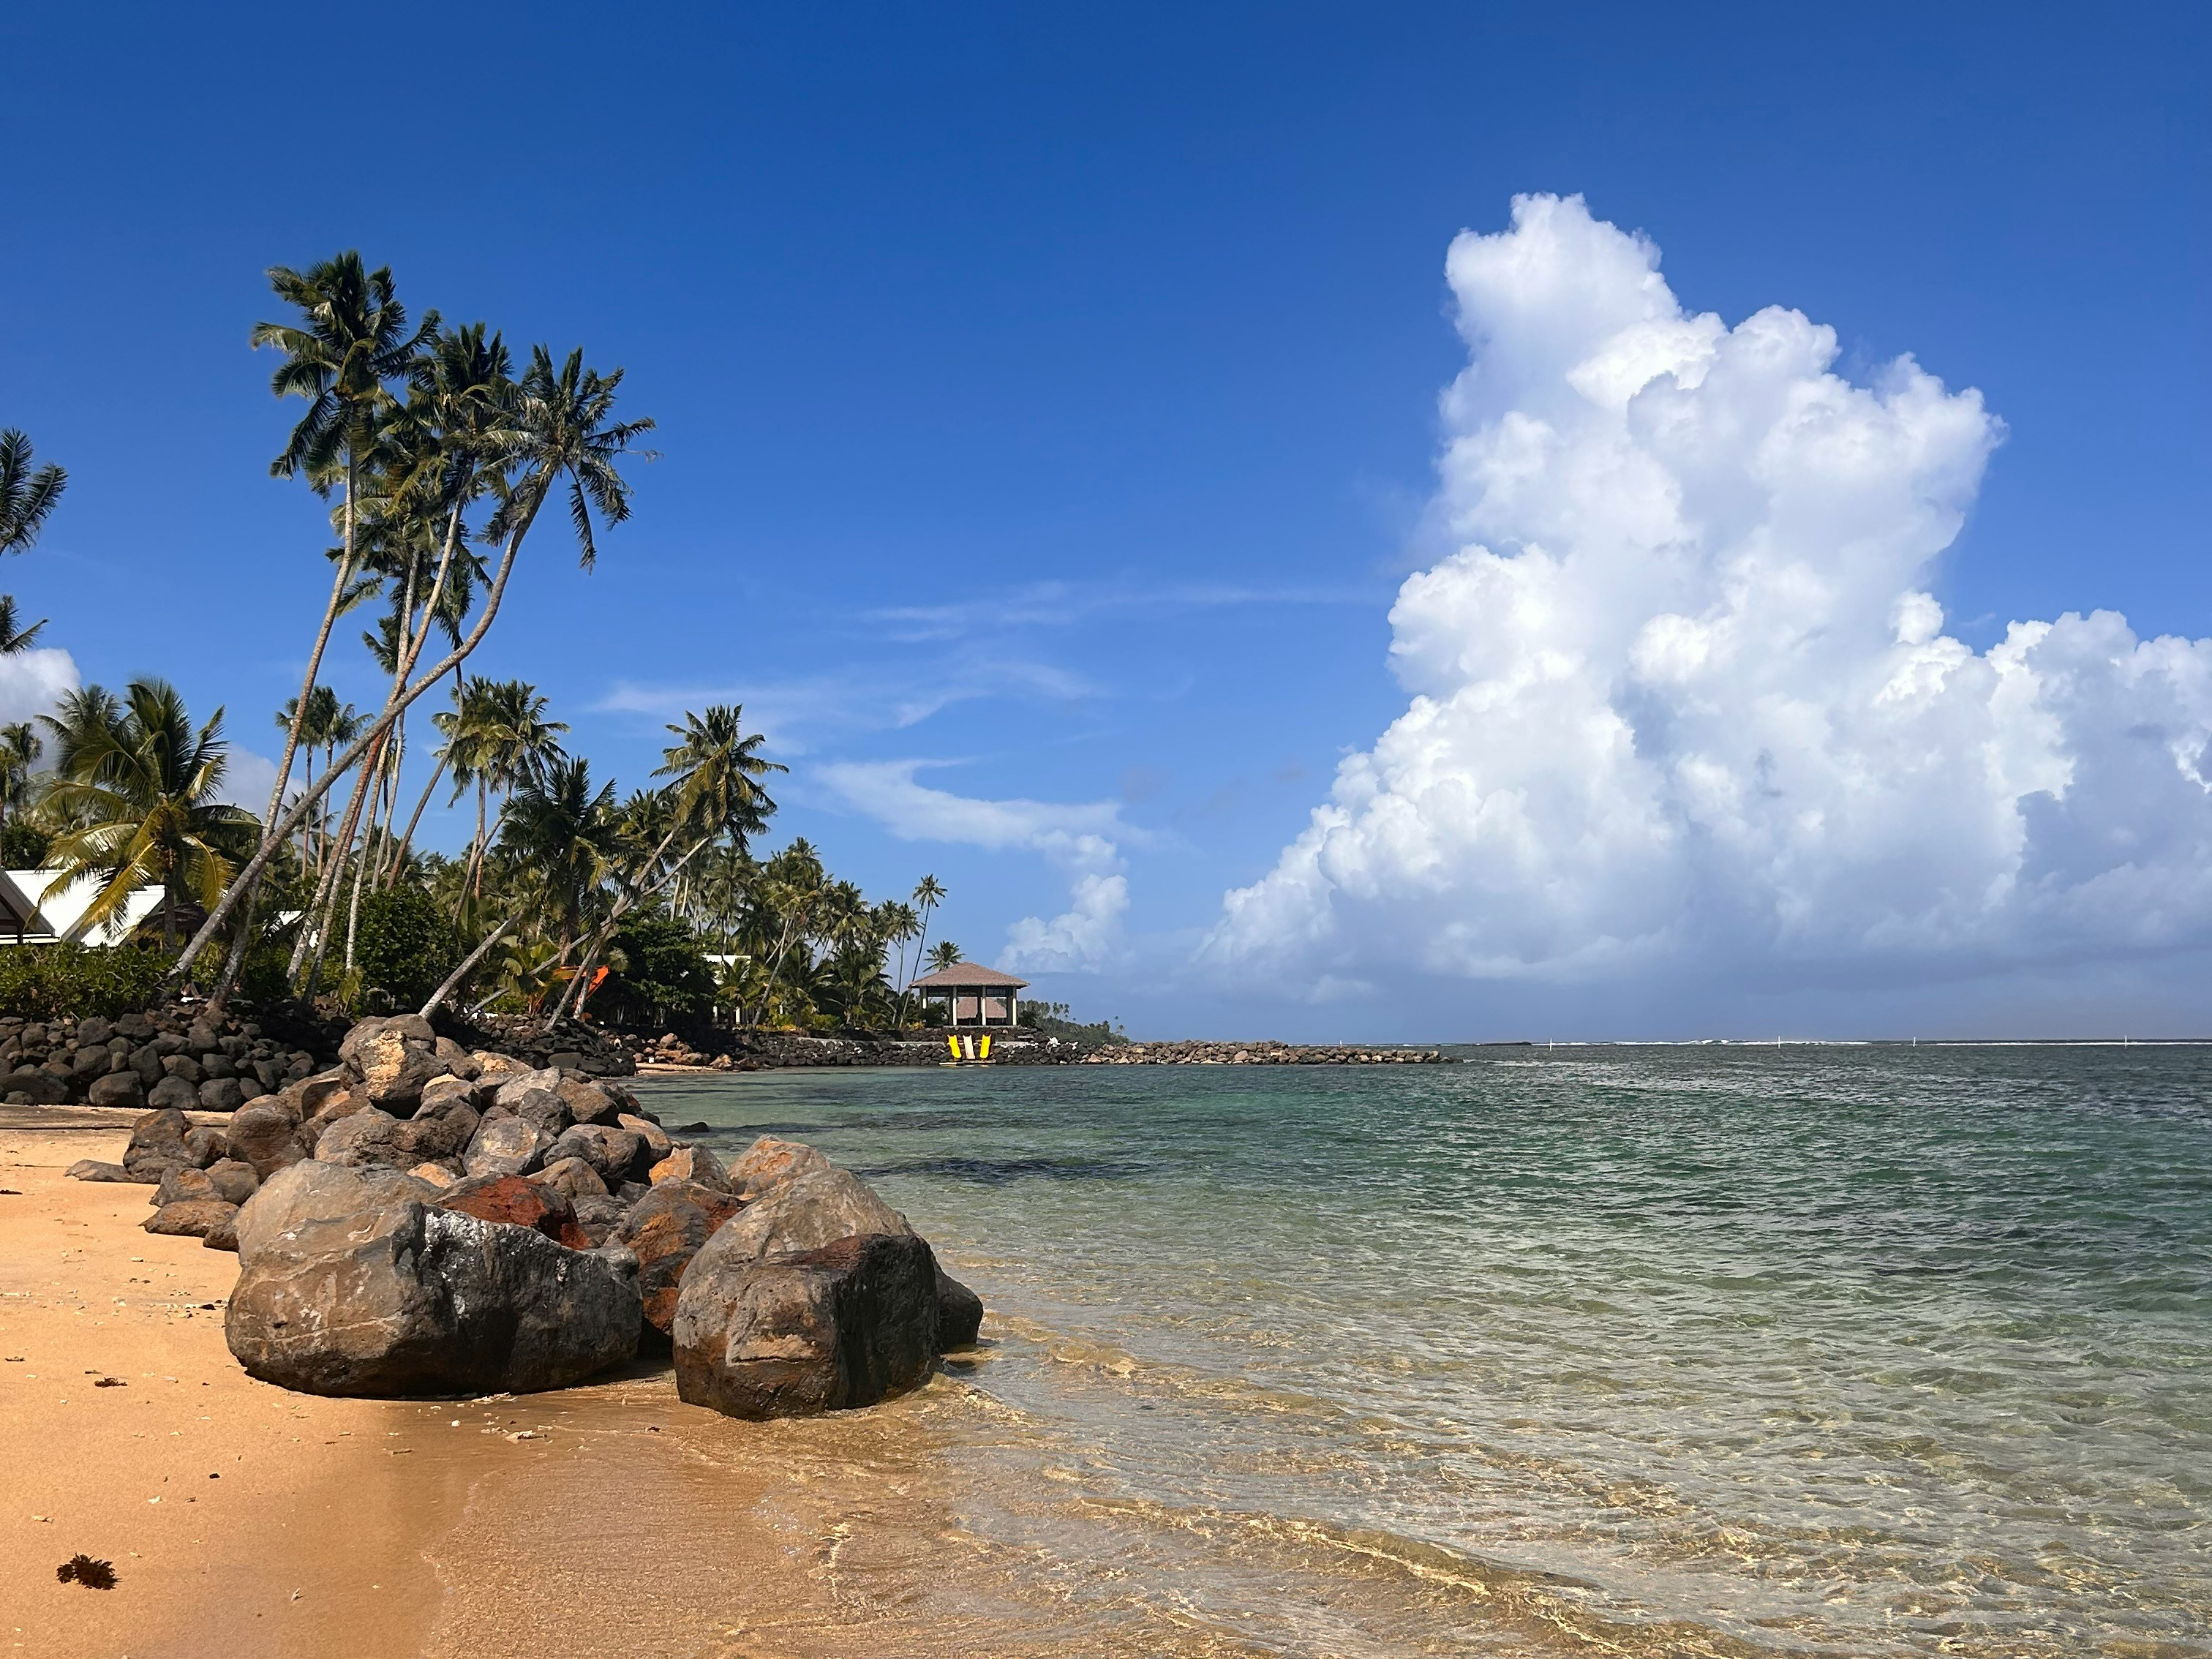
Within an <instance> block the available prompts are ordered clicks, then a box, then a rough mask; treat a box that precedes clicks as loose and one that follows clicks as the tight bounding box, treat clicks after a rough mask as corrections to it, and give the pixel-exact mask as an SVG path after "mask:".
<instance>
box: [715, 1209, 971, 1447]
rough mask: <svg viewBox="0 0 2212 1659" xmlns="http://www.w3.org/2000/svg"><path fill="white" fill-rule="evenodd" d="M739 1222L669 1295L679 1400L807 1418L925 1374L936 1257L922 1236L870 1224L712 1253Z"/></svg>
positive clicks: (740, 1412)
mask: <svg viewBox="0 0 2212 1659" xmlns="http://www.w3.org/2000/svg"><path fill="white" fill-rule="evenodd" d="M735 1225H737V1224H736V1223H735V1222H732V1223H731V1224H730V1225H729V1226H725V1227H724V1228H723V1229H722V1230H721V1231H720V1232H718V1233H716V1234H715V1235H714V1237H713V1238H711V1239H709V1240H708V1242H707V1245H706V1248H705V1249H702V1250H701V1251H700V1252H699V1254H698V1255H696V1256H694V1257H693V1258H692V1260H691V1264H690V1269H689V1270H688V1271H687V1272H686V1273H684V1282H683V1288H682V1289H681V1290H680V1291H678V1295H677V1304H676V1318H675V1329H674V1342H675V1357H676V1391H677V1394H678V1395H679V1396H680V1397H681V1398H682V1399H684V1400H685V1401H689V1402H690V1404H692V1405H695V1406H711V1407H714V1409H715V1410H716V1411H719V1412H721V1413H724V1414H725V1415H726V1416H730V1417H741V1418H747V1419H767V1418H775V1417H811V1416H815V1415H817V1414H818V1413H823V1412H831V1411H842V1410H845V1409H848V1408H849V1407H857V1406H871V1405H873V1404H875V1403H876V1402H877V1401H879V1400H883V1399H885V1398H887V1397H888V1396H890V1395H894V1394H897V1393H900V1392H902V1391H903V1390H904V1389H910V1388H913V1387H914V1386H915V1385H916V1384H917V1383H921V1381H923V1380H924V1379H925V1378H926V1377H927V1376H928V1375H929V1371H930V1367H931V1364H932V1363H933V1360H934V1358H935V1356H936V1353H937V1348H938V1335H937V1260H936V1258H935V1257H934V1256H933V1255H931V1254H930V1249H929V1246H928V1244H927V1243H925V1242H924V1241H923V1240H921V1238H919V1237H915V1235H914V1234H912V1233H871V1234H864V1235H860V1236H855V1237H845V1238H840V1239H837V1240H836V1241H835V1242H834V1243H829V1244H825V1245H823V1246H822V1247H821V1248H820V1249H813V1250H802V1251H798V1252H793V1253H789V1254H785V1255H775V1256H770V1257H769V1258H767V1259H765V1260H756V1261H745V1260H743V1259H742V1258H739V1257H737V1256H733V1255H723V1256H719V1257H717V1256H715V1246H716V1245H717V1244H719V1243H720V1241H721V1240H723V1239H724V1238H726V1237H728V1236H729V1233H730V1231H731V1228H732V1227H734V1226H735ZM710 1257H714V1259H712V1260H710Z"/></svg>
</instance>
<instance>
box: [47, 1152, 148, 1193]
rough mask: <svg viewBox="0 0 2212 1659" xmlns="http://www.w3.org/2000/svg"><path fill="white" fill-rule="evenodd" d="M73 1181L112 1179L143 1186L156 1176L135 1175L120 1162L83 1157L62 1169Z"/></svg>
mask: <svg viewBox="0 0 2212 1659" xmlns="http://www.w3.org/2000/svg"><path fill="white" fill-rule="evenodd" d="M62 1173H63V1174H64V1175H65V1176H68V1177H69V1178H70V1180H71V1181H112V1182H125V1183H128V1184H130V1185H131V1186H134V1187H143V1186H145V1185H146V1184H147V1183H148V1182H149V1181H150V1180H152V1179H155V1177H151V1176H139V1175H133V1174H131V1171H130V1170H126V1169H125V1168H124V1167H123V1166H122V1165H121V1164H103V1163H101V1162H100V1160H99V1159H98V1158H79V1159H77V1161H76V1163H74V1164H70V1166H69V1168H68V1169H66V1170H63V1171H62Z"/></svg>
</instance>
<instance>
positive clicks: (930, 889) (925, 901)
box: [898, 876, 959, 1025]
mask: <svg viewBox="0 0 2212 1659" xmlns="http://www.w3.org/2000/svg"><path fill="white" fill-rule="evenodd" d="M944 902H945V888H944V886H943V884H940V883H939V881H938V879H937V878H936V877H935V876H924V877H923V878H921V881H919V882H918V883H916V884H915V890H914V908H915V909H917V910H919V911H920V912H921V931H920V932H919V933H916V934H915V940H916V951H915V961H917V962H919V961H921V951H920V948H919V945H920V942H921V941H923V940H926V939H928V937H929V916H930V913H931V912H932V911H933V910H934V909H936V908H937V907H938V906H939V905H940V904H942V903H944ZM953 960H954V961H955V962H957V961H958V960H959V958H958V957H954V958H953ZM912 983H913V981H911V980H909V981H908V983H907V984H906V985H902V986H901V987H899V1011H898V1019H899V1024H901V1025H904V1024H906V995H907V992H908V989H910V988H911V987H912Z"/></svg>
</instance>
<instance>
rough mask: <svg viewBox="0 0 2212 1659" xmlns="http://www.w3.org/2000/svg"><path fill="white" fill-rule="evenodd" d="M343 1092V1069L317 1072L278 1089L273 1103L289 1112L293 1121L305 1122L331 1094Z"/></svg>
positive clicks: (319, 1109)
mask: <svg viewBox="0 0 2212 1659" xmlns="http://www.w3.org/2000/svg"><path fill="white" fill-rule="evenodd" d="M345 1092H346V1074H345V1073H344V1072H343V1070H339V1071H331V1072H317V1073H315V1074H314V1075H313V1076H312V1077H303V1078H301V1079H300V1080H299V1081H298V1082H296V1083H288V1084H286V1085H284V1086H283V1088H281V1089H279V1090H278V1091H276V1101H275V1104H276V1106H277V1107H278V1108H279V1109H282V1110H283V1111H285V1112H288V1113H289V1114H290V1115H291V1118H292V1121H293V1122H295V1123H305V1122H306V1121H307V1120H308V1119H309V1118H311V1117H313V1116H314V1115H315V1114H316V1113H318V1112H319V1111H321V1110H322V1109H323V1108H324V1106H325V1104H326V1103H328V1102H329V1101H330V1099H331V1097H332V1096H334V1095H340V1094H343V1093H345Z"/></svg>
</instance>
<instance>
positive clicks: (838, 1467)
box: [0, 1123, 1019, 1659]
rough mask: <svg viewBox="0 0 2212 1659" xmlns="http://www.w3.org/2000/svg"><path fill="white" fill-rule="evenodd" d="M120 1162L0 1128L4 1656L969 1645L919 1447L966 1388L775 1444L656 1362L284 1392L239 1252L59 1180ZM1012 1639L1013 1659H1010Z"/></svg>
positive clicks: (104, 1146)
mask: <svg viewBox="0 0 2212 1659" xmlns="http://www.w3.org/2000/svg"><path fill="white" fill-rule="evenodd" d="M125 1139H127V1133H124V1132H118V1130H116V1129H113V1128H110V1127H104V1126H103V1127H94V1126H86V1125H81V1124H76V1123H68V1124H52V1123H49V1124H46V1125H42V1126H40V1127H23V1126H21V1125H15V1124H11V1125H5V1126H0V1188H4V1189H6V1190H5V1192H4V1194H0V1411H4V1413H6V1416H7V1420H8V1422H9V1425H10V1428H11V1432H12V1436H13V1437H14V1442H15V1450H14V1455H13V1456H12V1457H11V1464H10V1467H11V1479H10V1481H9V1497H10V1498H11V1500H12V1501H11V1502H10V1503H9V1504H7V1505H6V1506H5V1509H4V1510H0V1554H4V1560H0V1634H4V1635H5V1636H6V1638H7V1639H8V1641H9V1643H10V1644H12V1645H13V1649H14V1650H20V1651H23V1652H27V1653H38V1654H41V1655H58V1656H79V1655H82V1656H85V1659H93V1656H102V1659H112V1656H114V1655H117V1654H118V1653H120V1654H129V1655H131V1656H134V1659H198V1656H201V1655H204V1654H206V1653H210V1652H216V1651H222V1652H226V1653H228V1654H232V1655H234V1656H259V1655H269V1656H280V1655H281V1656H283V1659H383V1656H387V1655H388V1656H391V1659H411V1656H418V1655H453V1656H456V1659H458V1656H479V1655H501V1654H508V1653H523V1652H538V1651H541V1650H553V1651H566V1652H596V1651H610V1650H614V1649H615V1648H617V1647H621V1648H623V1649H624V1650H627V1647H628V1646H629V1644H631V1643H633V1642H635V1641H636V1640H637V1639H638V1638H640V1637H641V1636H647V1637H651V1636H659V1637H661V1638H665V1639H667V1640H669V1641H671V1642H676V1643H680V1644H682V1650H684V1651H697V1652H704V1653H714V1654H721V1655H726V1656H730V1659H737V1656H755V1655H757V1656H762V1659H766V1656H770V1655H793V1656H797V1655H805V1654H820V1655H824V1656H827V1655H829V1654H833V1653H846V1654H878V1653H879V1654H882V1655H884V1656H885V1659H890V1656H896V1655H900V1654H929V1653H945V1654H948V1655H950V1654H954V1653H961V1652H965V1651H971V1650H974V1648H973V1642H974V1639H975V1637H974V1633H973V1632H967V1631H966V1630H965V1626H966V1624H967V1620H966V1619H965V1618H964V1616H963V1613H962V1612H961V1607H960V1602H959V1598H958V1597H957V1595H956V1594H955V1593H954V1592H953V1591H951V1589H945V1588H944V1587H943V1586H942V1585H939V1587H938V1588H934V1589H933V1588H932V1585H933V1583H936V1581H939V1580H941V1579H942V1578H943V1577H944V1575H945V1571H946V1570H947V1568H948V1567H949V1566H950V1565H951V1563H949V1562H948V1561H945V1560H939V1559H934V1558H935V1556H936V1555H937V1554H938V1553H939V1541H941V1540H943V1539H945V1537H947V1536H949V1535H950V1534H951V1533H952V1532H953V1531H954V1530H956V1529H957V1522H955V1520H954V1518H953V1516H951V1514H949V1513H947V1512H944V1511H942V1510H937V1511H935V1512H932V1505H931V1500H930V1498H929V1497H928V1493H929V1492H930V1491H931V1489H932V1488H933V1487H934V1486H939V1481H938V1479H937V1477H936V1475H935V1474H933V1469H932V1467H931V1466H932V1463H933V1459H935V1457H936V1456H937V1450H938V1447H939V1438H940V1437H939V1436H937V1435H936V1434H934V1433H933V1431H932V1429H931V1426H930V1425H931V1423H932V1421H933V1419H938V1418H939V1416H940V1414H941V1413H944V1412H945V1411H946V1410H948V1409H951V1410H954V1411H956V1412H957V1411H959V1410H963V1409H966V1408H967V1404H966V1399H965V1396H966V1394H967V1390H966V1389H965V1387H964V1385H963V1383H960V1382H959V1381H957V1379H956V1378H954V1377H951V1376H945V1375H942V1374H940V1375H938V1376H933V1378H932V1379H931V1381H930V1382H928V1383H926V1384H924V1385H923V1386H922V1387H921V1388H920V1389H915V1390H914V1391H913V1392H912V1393H910V1394H908V1395H902V1396H899V1397H898V1398H896V1399H895V1400H893V1401H889V1402H886V1403H885V1404H884V1406H881V1407H875V1408H872V1409H871V1410H868V1411H865V1412H858V1413H836V1414H833V1415H832V1416H830V1417H827V1418H817V1419H792V1420H788V1421H785V1422H780V1423H773V1424H758V1423H744V1422H739V1421H736V1420H734V1419H727V1418H724V1417H722V1416H720V1414H718V1413H714V1412H711V1411H708V1410H705V1409H702V1408H700V1407H690V1406H685V1405H684V1404H683V1403H682V1402H680V1401H678V1399H677V1397H676V1389H675V1383H674V1377H673V1373H672V1371H671V1370H670V1368H669V1366H668V1364H667V1362H666V1360H665V1358H646V1359H642V1360H641V1361H639V1362H635V1363H634V1364H632V1365H630V1366H629V1367H628V1368H626V1369H624V1370H621V1371H618V1372H617V1373H614V1374H613V1375H611V1376H607V1377H603V1378H600V1379H599V1380H597V1381H594V1382H592V1383H586V1384H582V1385H580V1386H576V1387H572V1388H568V1389H559V1390H555V1391H553V1392H550V1393H547V1394H543V1395H520V1396H514V1395H495V1396H490V1397H488V1398H484V1399H468V1400H460V1399H446V1400H394V1401H385V1400H360V1399H335V1398H326V1397H321V1396H316V1395H301V1394H293V1393H289V1392H288V1391H286V1390H284V1389H279V1388H276V1387H274V1386H272V1385H270V1384H267V1383H258V1382H256V1381H254V1380H253V1379H252V1378H251V1377H249V1376H246V1373H245V1372H244V1371H243V1370H241V1369H240V1366H239V1365H238V1364H237V1363H236V1361H235V1360H234V1359H233V1358H232V1357H231V1355H230V1353H229V1351H228V1347H227V1346H226V1345H225V1342H224V1339H223V1330H222V1319H223V1313H222V1309H223V1307H224V1305H225V1304H226V1302H227V1299H228V1295H229V1293H230V1289H231V1285H232V1283H233V1281H234V1279H235V1276H236V1265H237V1257H236V1256H234V1255H230V1254H228V1253H227V1252H223V1251H218V1250H210V1249H206V1248H205V1247H204V1246H203V1245H202V1244H201V1243H200V1242H199V1241H198V1240H197V1239H194V1238H188V1237H165V1236H159V1235H151V1234H148V1233H145V1232H143V1231H141V1229H140V1227H139V1225H138V1223H139V1222H140V1221H141V1220H142V1219H143V1217H144V1215H145V1189H144V1188H143V1187H137V1186H125V1185H111V1184H104V1183H98V1182H74V1181H70V1180H67V1179H65V1178H64V1176H63V1175H62V1171H63V1170H64V1169H65V1168H67V1167H68V1165H69V1164H71V1163H73V1162H75V1161H76V1159H78V1158H102V1159H106V1160H109V1161H112V1160H114V1159H115V1158H118V1157H119V1156H120V1154H121V1152H122V1148H123V1145H124V1142H125ZM109 1378H112V1379H113V1382H112V1383H108V1384H107V1385H106V1386H100V1383H101V1382H102V1379H109ZM887 1497H888V1498H891V1499H892V1510H893V1511H894V1512H891V1513H884V1504H885V1501H886V1498H887ZM870 1513H875V1514H877V1515H878V1518H879V1520H880V1523H881V1524H880V1525H878V1526H876V1527H874V1528H871V1529H870V1530H869V1531H868V1533H867V1534H866V1536H862V1535H860V1533H859V1531H858V1529H857V1528H856V1527H855V1526H854V1524H853V1520H854V1517H856V1516H866V1515H868V1514H870ZM611 1546H612V1547H611ZM77 1553H85V1554H88V1555H90V1556H92V1557H94V1558H95V1559H104V1560H107V1561H110V1562H112V1565H113V1566H114V1568H115V1571H116V1573H117V1577H118V1582H117V1583H116V1585H115V1587H114V1588H113V1589H109V1590H89V1589H83V1588H81V1587H79V1586H77V1585H76V1584H73V1583H62V1582H60V1581H58V1579H57V1578H56V1577H55V1568H56V1566H57V1565H58V1564H59V1563H61V1562H63V1561H65V1560H67V1559H70V1557H71V1556H73V1555H75V1554H77ZM921 1557H929V1558H931V1559H928V1560H927V1561H926V1562H925V1561H923V1560H921V1559H918V1558H921ZM878 1580H880V1582H878ZM863 1581H866V1582H867V1584H868V1587H867V1588H866V1589H865V1590H862V1591H859V1592H858V1593H857V1594H856V1586H858V1585H860V1584H861V1583H862V1582H863ZM555 1586H559V1587H561V1588H560V1590H559V1592H558V1593H556V1594H549V1590H550V1589H551V1588H552V1587H555ZM986 1599H988V1598H986ZM933 1604H935V1605H933ZM710 1632H711V1633H712V1636H713V1638H714V1639H712V1640H705V1639H703V1638H708V1635H709V1633H710ZM1004 1637H1005V1632H1000V1636H999V1637H998V1638H994V1641H993V1643H992V1645H993V1647H994V1649H995V1650H1000V1651H1012V1650H1014V1649H1015V1648H1016V1647H1018V1645H1019V1638H1016V1640H1015V1643H1014V1644H1012V1645H1009V1644H1007V1643H1006V1640H1005V1639H1004ZM602 1644H604V1645H602Z"/></svg>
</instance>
